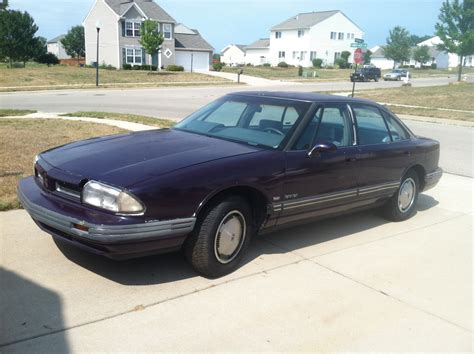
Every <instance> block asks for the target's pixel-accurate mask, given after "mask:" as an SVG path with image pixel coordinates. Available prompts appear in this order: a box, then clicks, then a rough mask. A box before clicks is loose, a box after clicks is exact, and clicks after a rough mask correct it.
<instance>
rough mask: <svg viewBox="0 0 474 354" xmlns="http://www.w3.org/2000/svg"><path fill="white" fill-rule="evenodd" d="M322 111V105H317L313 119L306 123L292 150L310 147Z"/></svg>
mask: <svg viewBox="0 0 474 354" xmlns="http://www.w3.org/2000/svg"><path fill="white" fill-rule="evenodd" d="M322 113H323V109H322V107H319V108H318V109H317V111H316V113H314V116H313V119H311V121H310V122H309V123H308V126H307V127H306V128H305V130H304V131H303V133H302V134H301V136H300V137H299V139H298V141H297V142H296V144H295V145H294V146H293V149H292V150H309V149H310V148H312V146H311V143H312V142H313V139H314V136H315V135H316V129H318V126H319V122H320V121H321V116H322Z"/></svg>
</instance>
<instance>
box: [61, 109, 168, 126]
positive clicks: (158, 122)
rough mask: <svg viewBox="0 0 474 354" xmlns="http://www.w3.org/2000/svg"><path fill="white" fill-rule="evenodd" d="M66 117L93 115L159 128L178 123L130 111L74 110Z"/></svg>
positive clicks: (94, 116)
mask: <svg viewBox="0 0 474 354" xmlns="http://www.w3.org/2000/svg"><path fill="white" fill-rule="evenodd" d="M63 116H64V117H92V118H102V119H104V118H107V119H115V120H124V121H127V122H133V123H141V124H146V125H151V126H154V127H158V128H170V127H172V126H174V125H175V124H176V122H175V121H173V120H169V119H160V118H154V117H148V116H141V115H138V114H128V113H112V112H82V111H81V112H74V113H67V114H63Z"/></svg>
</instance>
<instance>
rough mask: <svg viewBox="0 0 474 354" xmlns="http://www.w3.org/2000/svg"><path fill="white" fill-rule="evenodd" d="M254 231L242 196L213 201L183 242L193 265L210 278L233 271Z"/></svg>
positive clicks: (249, 211)
mask: <svg viewBox="0 0 474 354" xmlns="http://www.w3.org/2000/svg"><path fill="white" fill-rule="evenodd" d="M252 233H253V221H252V211H251V209H250V206H249V205H248V203H247V202H246V201H245V200H244V199H243V198H241V197H238V196H232V197H228V198H226V199H223V200H221V201H219V202H217V203H214V204H213V205H212V206H211V207H210V208H209V209H208V210H207V211H205V212H204V214H203V215H202V216H201V217H200V219H199V220H198V223H197V225H196V229H195V230H194V232H193V234H192V235H191V236H190V238H189V239H188V240H187V241H186V243H185V254H186V258H187V260H188V261H189V262H190V263H191V265H192V266H193V268H194V269H195V270H196V271H197V272H198V273H200V274H202V275H204V276H207V277H209V278H217V277H220V276H223V275H226V274H229V273H231V272H233V271H234V270H235V269H237V267H238V266H239V263H240V261H241V259H242V257H243V254H244V252H245V249H246V248H247V246H248V243H249V241H250V238H251V236H252Z"/></svg>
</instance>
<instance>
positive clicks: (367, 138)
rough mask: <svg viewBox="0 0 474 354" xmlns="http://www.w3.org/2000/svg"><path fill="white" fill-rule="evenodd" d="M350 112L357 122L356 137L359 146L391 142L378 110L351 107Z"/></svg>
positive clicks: (357, 106) (370, 107)
mask: <svg viewBox="0 0 474 354" xmlns="http://www.w3.org/2000/svg"><path fill="white" fill-rule="evenodd" d="M352 110H353V111H354V115H355V118H356V121H357V136H358V138H359V144H360V145H371V144H383V143H389V142H391V139H390V133H389V132H388V129H387V125H386V124H385V120H384V118H383V116H382V114H381V113H380V111H379V109H378V108H376V107H373V106H366V105H353V106H352Z"/></svg>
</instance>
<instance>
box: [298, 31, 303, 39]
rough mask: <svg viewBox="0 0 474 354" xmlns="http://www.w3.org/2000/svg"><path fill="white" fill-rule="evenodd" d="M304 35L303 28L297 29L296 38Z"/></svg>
mask: <svg viewBox="0 0 474 354" xmlns="http://www.w3.org/2000/svg"><path fill="white" fill-rule="evenodd" d="M303 36H304V30H298V38H301V37H303Z"/></svg>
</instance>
